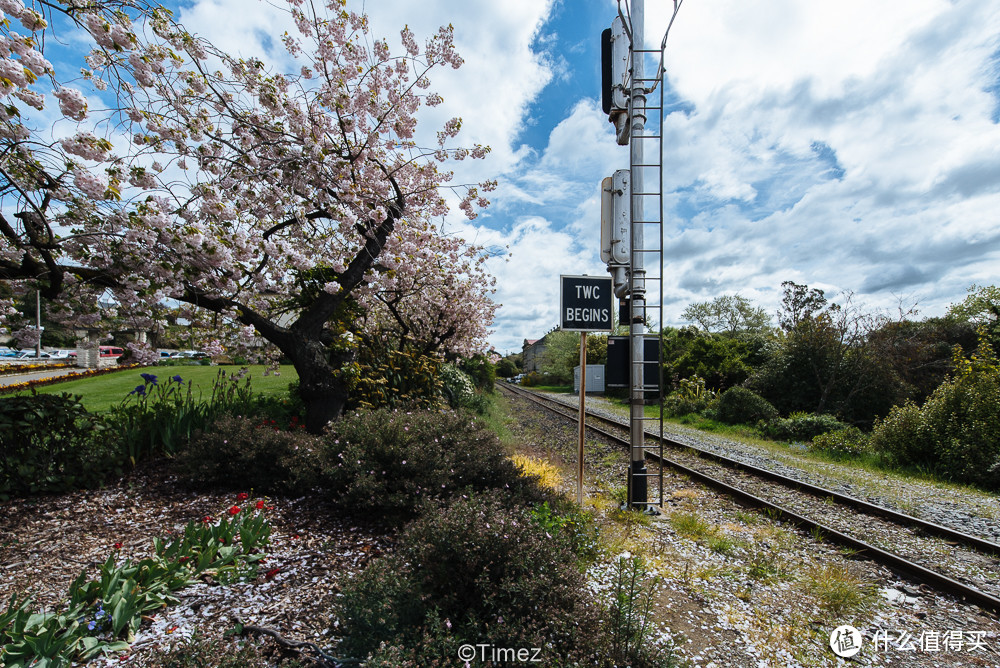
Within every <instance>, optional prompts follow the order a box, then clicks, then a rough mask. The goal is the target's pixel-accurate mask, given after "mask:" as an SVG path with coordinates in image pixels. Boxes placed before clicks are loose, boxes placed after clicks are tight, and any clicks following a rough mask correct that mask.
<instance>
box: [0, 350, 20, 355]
mask: <svg viewBox="0 0 1000 668" xmlns="http://www.w3.org/2000/svg"><path fill="white" fill-rule="evenodd" d="M17 352H18V351H16V350H14V349H13V348H0V357H17Z"/></svg>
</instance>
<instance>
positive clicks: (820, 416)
mask: <svg viewBox="0 0 1000 668" xmlns="http://www.w3.org/2000/svg"><path fill="white" fill-rule="evenodd" d="M845 427H847V425H846V424H844V423H843V422H841V421H840V420H838V419H837V418H835V417H834V416H832V415H827V414H826V413H801V412H798V413H792V414H791V415H789V416H788V417H787V418H783V419H779V420H773V421H772V422H769V423H768V424H767V426H766V427H765V432H766V433H767V435H768V436H770V437H771V438H774V439H777V440H779V441H811V440H812V439H813V438H815V437H816V436H819V435H820V434H825V433H827V432H828V431H838V430H840V429H844V428H845Z"/></svg>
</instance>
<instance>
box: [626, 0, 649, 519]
mask: <svg viewBox="0 0 1000 668" xmlns="http://www.w3.org/2000/svg"><path fill="white" fill-rule="evenodd" d="M631 18H632V25H631V29H632V47H631V51H632V59H631V60H632V91H631V119H630V122H631V123H632V128H631V138H630V140H629V148H630V151H631V172H632V173H631V181H632V234H631V240H630V241H631V243H630V253H629V254H630V256H631V266H632V273H631V278H630V283H631V289H630V293H631V316H632V317H631V323H629V337H630V344H631V345H630V348H631V349H632V359H631V367H632V368H631V374H630V376H631V384H630V389H631V391H630V393H629V394H630V397H631V401H630V403H631V411H630V420H629V427H630V443H631V453H632V463H631V468H630V477H629V505H630V507H633V508H634V507H637V506H645V504H646V503H647V500H648V498H647V497H648V492H647V478H646V452H645V421H644V418H645V413H644V408H645V392H644V391H643V381H644V375H645V373H644V372H645V364H644V362H645V357H644V353H645V346H644V340H643V339H644V334H645V322H646V268H645V262H644V259H643V252H642V250H641V249H643V248H645V246H644V237H645V235H644V234H643V225H642V224H641V221H644V220H645V218H644V216H643V209H644V207H643V195H642V193H644V192H645V189H644V185H645V179H644V178H643V171H644V168H643V167H642V165H644V164H645V161H644V160H643V157H644V155H643V141H642V134H643V132H644V131H645V127H646V90H645V88H644V86H645V67H644V63H643V60H644V53H643V45H644V44H645V41H644V40H645V36H644V30H643V24H644V22H645V2H644V0H632V17H631ZM636 221H640V223H639V224H637V222H636ZM637 251H638V252H637Z"/></svg>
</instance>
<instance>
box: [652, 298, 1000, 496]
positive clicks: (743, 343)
mask: <svg viewBox="0 0 1000 668" xmlns="http://www.w3.org/2000/svg"><path fill="white" fill-rule="evenodd" d="M782 287H783V289H784V299H783V302H782V310H781V312H780V313H779V314H778V321H779V327H778V329H777V330H770V329H769V328H768V327H767V326H766V325H765V324H764V323H763V322H762V321H761V318H760V317H758V316H760V315H761V314H760V313H759V312H757V311H755V310H754V309H752V305H750V304H749V303H748V302H747V301H746V300H745V299H742V298H738V296H737V297H736V298H727V299H723V298H719V299H716V300H714V301H713V302H707V303H704V304H692V305H691V306H690V307H689V308H688V310H687V311H685V313H686V314H687V315H686V316H685V317H690V318H691V319H693V320H695V321H697V322H698V323H699V324H701V325H702V326H703V330H698V329H697V328H694V327H685V328H681V329H672V328H667V329H665V330H664V332H663V341H664V345H663V351H662V356H663V362H664V367H663V373H664V377H665V378H666V379H668V383H669V384H670V386H671V390H672V391H671V392H670V393H669V395H668V396H667V397H666V399H665V402H664V407H663V408H664V414H665V415H666V416H669V417H674V418H679V419H680V420H681V421H682V422H683V423H685V424H695V425H696V426H698V427H699V428H710V429H718V428H719V427H720V425H719V424H718V423H723V424H725V425H743V426H744V427H745V429H747V430H748V431H749V432H751V433H752V434H754V435H757V436H761V437H766V438H770V439H776V440H781V441H789V442H793V443H798V444H806V445H807V446H808V447H809V448H811V449H812V450H815V451H820V452H823V453H826V455H829V456H830V457H832V458H834V459H841V460H844V459H855V458H863V459H864V460H865V463H866V465H871V466H875V467H882V468H889V469H903V470H912V471H919V472H921V473H923V474H928V473H929V474H932V475H934V476H936V477H938V478H941V479H944V480H949V481H953V482H959V483H971V484H974V485H977V486H980V487H983V488H985V489H997V487H998V486H1000V433H998V432H997V430H996V428H995V425H997V424H1000V400H998V399H997V394H996V393H997V379H996V374H995V372H994V369H995V366H996V358H995V354H994V353H993V352H992V351H993V350H995V349H996V347H995V346H996V345H997V343H998V342H1000V339H998V332H1000V324H998V323H1000V316H998V315H997V314H998V313H1000V301H998V295H1000V292H998V291H997V288H996V287H994V286H989V287H978V286H973V287H972V288H971V289H970V291H969V296H968V297H967V298H966V299H965V300H964V301H963V302H961V303H960V304H956V305H954V306H952V308H951V309H950V310H949V312H948V314H947V315H946V316H944V317H938V318H928V319H925V320H922V321H915V320H908V319H907V317H909V316H912V315H913V313H914V312H913V311H912V310H910V311H906V310H905V309H902V308H901V309H900V315H899V317H898V318H890V317H889V316H888V315H887V314H885V313H881V312H876V311H869V310H865V309H864V308H862V307H861V306H860V305H858V304H857V303H856V302H855V301H854V299H853V296H852V295H850V294H846V295H845V299H844V301H843V303H841V304H837V303H832V302H830V301H829V300H828V299H827V297H826V296H825V294H824V293H823V291H822V290H818V289H815V288H809V286H806V285H799V284H796V283H793V282H790V281H786V282H785V283H784V284H782ZM977 327H978V328H979V331H980V335H979V341H978V347H977V339H976V334H975V332H976V328H977ZM973 350H975V352H972V351H973ZM716 421H718V422H716Z"/></svg>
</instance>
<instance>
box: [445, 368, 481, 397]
mask: <svg viewBox="0 0 1000 668" xmlns="http://www.w3.org/2000/svg"><path fill="white" fill-rule="evenodd" d="M439 378H440V380H441V393H442V394H443V395H444V396H445V398H446V399H447V400H448V404H449V405H450V406H451V407H452V408H466V407H468V406H469V405H470V404H471V403H472V400H473V399H474V398H475V396H476V388H475V386H474V385H473V384H472V379H471V378H469V376H468V374H466V373H465V372H464V371H462V370H461V369H459V368H458V367H457V366H455V365H453V364H442V365H441V371H440V372H439Z"/></svg>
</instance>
